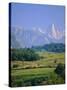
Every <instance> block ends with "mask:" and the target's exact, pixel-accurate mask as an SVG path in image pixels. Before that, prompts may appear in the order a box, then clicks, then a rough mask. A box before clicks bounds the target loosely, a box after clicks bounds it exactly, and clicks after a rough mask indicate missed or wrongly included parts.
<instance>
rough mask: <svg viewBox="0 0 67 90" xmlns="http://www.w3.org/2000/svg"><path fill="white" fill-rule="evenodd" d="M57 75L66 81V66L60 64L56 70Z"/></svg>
mask: <svg viewBox="0 0 67 90" xmlns="http://www.w3.org/2000/svg"><path fill="white" fill-rule="evenodd" d="M55 73H56V74H58V75H59V76H60V77H62V78H63V79H65V65H63V64H58V65H57V67H56V69H55Z"/></svg>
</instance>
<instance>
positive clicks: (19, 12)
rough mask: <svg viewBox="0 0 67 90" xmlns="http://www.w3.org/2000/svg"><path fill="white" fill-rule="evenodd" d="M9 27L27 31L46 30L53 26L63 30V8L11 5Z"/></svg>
mask: <svg viewBox="0 0 67 90" xmlns="http://www.w3.org/2000/svg"><path fill="white" fill-rule="evenodd" d="M11 9H12V10H11V25H12V26H17V27H23V28H27V29H31V28H42V29H44V30H45V29H47V28H48V27H49V26H50V25H52V24H55V26H57V27H58V28H60V29H62V30H64V23H65V21H64V19H65V14H64V12H65V11H64V10H65V7H64V6H54V5H39V4H38V5H37V4H22V3H12V7H11Z"/></svg>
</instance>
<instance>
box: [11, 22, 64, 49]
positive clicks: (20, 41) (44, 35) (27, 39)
mask: <svg viewBox="0 0 67 90" xmlns="http://www.w3.org/2000/svg"><path fill="white" fill-rule="evenodd" d="M64 37H65V36H64V30H59V28H58V27H56V26H55V25H54V24H52V25H51V27H50V28H49V29H47V30H43V29H41V28H32V29H24V28H19V27H11V48H25V47H27V48H30V47H32V46H42V45H45V44H50V43H64Z"/></svg>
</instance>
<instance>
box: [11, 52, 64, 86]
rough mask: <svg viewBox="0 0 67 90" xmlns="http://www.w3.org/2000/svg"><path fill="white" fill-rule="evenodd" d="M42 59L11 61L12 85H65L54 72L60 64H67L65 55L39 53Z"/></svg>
mask: <svg viewBox="0 0 67 90" xmlns="http://www.w3.org/2000/svg"><path fill="white" fill-rule="evenodd" d="M37 53H38V54H39V55H40V56H41V59H40V60H37V61H35V60H34V61H20V60H18V61H11V85H12V86H14V87H15V86H31V85H32V86H33V85H34V86H35V85H47V84H48V85H49V84H63V83H64V80H63V79H62V78H60V77H59V78H58V76H57V75H56V74H55V73H54V70H55V68H56V66H57V64H58V63H62V64H64V63H65V61H64V60H65V56H64V53H52V52H37Z"/></svg>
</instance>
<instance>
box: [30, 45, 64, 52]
mask: <svg viewBox="0 0 67 90" xmlns="http://www.w3.org/2000/svg"><path fill="white" fill-rule="evenodd" d="M32 48H33V49H34V50H39V51H44V50H46V51H48V52H59V53H61V52H64V51H65V45H64V44H62V43H51V44H45V45H43V46H33V47H32Z"/></svg>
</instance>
